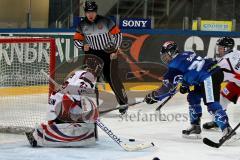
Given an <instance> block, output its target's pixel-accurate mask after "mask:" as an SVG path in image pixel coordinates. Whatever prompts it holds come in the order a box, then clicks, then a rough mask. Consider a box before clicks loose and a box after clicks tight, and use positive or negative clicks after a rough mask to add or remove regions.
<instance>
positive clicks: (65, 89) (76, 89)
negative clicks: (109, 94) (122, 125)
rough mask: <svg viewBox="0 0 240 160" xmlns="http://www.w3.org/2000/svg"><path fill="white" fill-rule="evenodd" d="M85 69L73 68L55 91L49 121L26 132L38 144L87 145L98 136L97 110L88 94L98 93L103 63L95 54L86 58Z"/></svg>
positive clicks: (48, 115)
mask: <svg viewBox="0 0 240 160" xmlns="http://www.w3.org/2000/svg"><path fill="white" fill-rule="evenodd" d="M84 61H85V63H84V69H76V70H75V71H73V72H72V73H71V74H70V76H68V78H67V80H66V81H65V82H64V84H63V85H62V87H61V88H60V89H58V90H57V91H56V92H54V93H52V94H51V96H50V100H49V111H48V113H47V121H48V123H46V124H44V123H42V124H41V125H39V126H37V127H36V128H35V129H34V130H33V131H31V132H28V133H26V135H27V138H28V140H29V142H30V144H31V145H32V146H33V147H35V146H57V147H61V146H85V145H91V144H94V143H95V141H96V138H97V135H96V134H97V133H96V128H95V127H96V125H95V124H94V122H95V120H96V119H97V118H98V110H97V106H96V103H95V101H94V100H93V98H90V96H87V95H88V94H94V93H95V84H96V80H97V76H99V74H101V72H102V68H103V62H102V61H101V59H99V58H97V57H96V56H95V57H94V56H88V57H86V58H85V59H84Z"/></svg>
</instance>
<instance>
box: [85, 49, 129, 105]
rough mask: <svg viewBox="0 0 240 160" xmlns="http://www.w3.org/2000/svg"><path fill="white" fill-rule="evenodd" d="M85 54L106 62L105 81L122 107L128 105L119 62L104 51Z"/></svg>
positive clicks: (92, 51) (90, 51)
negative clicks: (120, 75) (119, 73)
mask: <svg viewBox="0 0 240 160" xmlns="http://www.w3.org/2000/svg"><path fill="white" fill-rule="evenodd" d="M85 54H93V55H95V56H97V57H99V58H101V59H102V60H103V62H104V67H103V75H104V78H105V81H106V82H108V83H109V85H110V86H111V88H112V90H113V92H114V94H115V96H116V99H117V101H118V103H119V104H120V105H124V104H127V103H128V98H127V95H126V92H125V89H124V86H123V84H122V81H121V79H120V77H119V75H118V60H117V59H112V60H111V59H110V54H109V53H106V52H105V51H103V50H92V49H90V50H89V51H87V52H85Z"/></svg>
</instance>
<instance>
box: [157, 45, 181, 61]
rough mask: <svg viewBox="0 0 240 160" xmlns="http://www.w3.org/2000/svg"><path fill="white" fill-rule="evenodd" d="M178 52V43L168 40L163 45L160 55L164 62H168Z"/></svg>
mask: <svg viewBox="0 0 240 160" xmlns="http://www.w3.org/2000/svg"><path fill="white" fill-rule="evenodd" d="M178 53H179V51H178V47H177V43H176V42H174V41H166V42H164V44H163V45H162V48H161V51H160V57H161V60H162V62H163V63H165V64H168V63H169V62H170V61H171V60H172V59H173V58H175V57H176V56H177V54H178Z"/></svg>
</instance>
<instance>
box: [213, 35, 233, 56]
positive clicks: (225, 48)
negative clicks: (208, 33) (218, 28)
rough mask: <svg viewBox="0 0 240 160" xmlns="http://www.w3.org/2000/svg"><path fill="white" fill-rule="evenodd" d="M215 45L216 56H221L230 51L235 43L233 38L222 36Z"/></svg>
mask: <svg viewBox="0 0 240 160" xmlns="http://www.w3.org/2000/svg"><path fill="white" fill-rule="evenodd" d="M216 44H217V46H216V57H218V58H221V57H223V56H224V55H225V54H228V53H230V52H232V50H233V47H234V45H235V43H234V40H233V39H232V38H231V37H223V38H220V39H218V41H217V43H216Z"/></svg>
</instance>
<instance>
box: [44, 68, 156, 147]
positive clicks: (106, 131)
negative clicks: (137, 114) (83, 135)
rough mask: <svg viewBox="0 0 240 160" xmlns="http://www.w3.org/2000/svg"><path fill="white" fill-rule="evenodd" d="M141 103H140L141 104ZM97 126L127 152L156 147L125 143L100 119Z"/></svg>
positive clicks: (54, 82) (152, 144)
mask: <svg viewBox="0 0 240 160" xmlns="http://www.w3.org/2000/svg"><path fill="white" fill-rule="evenodd" d="M40 72H41V73H42V74H43V75H44V76H46V77H47V78H48V79H49V81H51V82H52V83H53V84H54V85H57V86H60V85H59V84H58V83H57V82H56V81H54V80H53V79H52V78H51V77H50V76H49V75H48V74H47V73H46V72H44V71H43V70H41V71H40ZM139 103H140V102H139ZM95 122H96V124H97V125H98V127H99V128H101V129H102V130H103V131H104V132H105V133H106V134H107V135H108V136H109V137H110V138H111V139H112V140H113V141H114V142H116V143H117V144H118V145H119V146H120V147H122V148H123V149H124V150H125V151H139V150H143V149H146V148H150V147H153V146H154V143H153V142H151V143H140V144H130V143H131V142H130V143H126V142H125V143H124V142H123V141H122V140H121V139H120V138H119V137H118V136H116V135H114V134H113V133H112V131H111V130H110V129H109V128H108V127H107V126H106V125H104V124H103V123H102V122H101V121H100V119H99V118H97V119H96V120H95Z"/></svg>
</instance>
